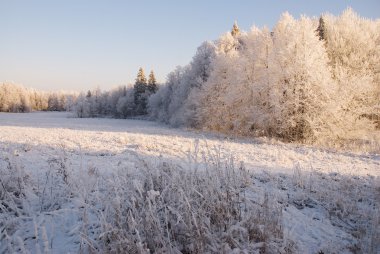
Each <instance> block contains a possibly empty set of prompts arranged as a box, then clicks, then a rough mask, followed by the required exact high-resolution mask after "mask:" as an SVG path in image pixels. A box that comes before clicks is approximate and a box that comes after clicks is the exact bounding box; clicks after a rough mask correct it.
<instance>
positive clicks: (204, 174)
mask: <svg viewBox="0 0 380 254" xmlns="http://www.w3.org/2000/svg"><path fill="white" fill-rule="evenodd" d="M0 171H1V172H0V180H1V181H0V253H13V252H20V253H78V252H83V253H104V252H110V253H117V252H126V253H144V252H149V251H154V252H157V253H180V252H182V253H203V252H208V253H230V252H233V253H240V252H239V251H243V252H242V253H259V252H260V251H261V252H262V251H264V252H266V253H379V252H380V243H379V242H380V232H379V228H380V222H379V220H380V219H379V216H380V212H379V206H380V178H379V176H380V156H379V155H378V154H366V153H350V152H336V151H331V150H324V149H317V148H315V147H314V148H313V147H305V146H301V145H293V144H283V143H279V142H274V141H271V140H266V139H240V138H235V139H234V138H228V137H226V136H223V135H217V134H211V133H203V132H199V131H192V130H185V129H173V128H168V127H166V126H164V125H161V124H159V123H156V122H150V121H143V120H124V119H123V120H121V119H83V118H73V117H72V116H71V115H70V113H51V112H38V113H28V114H12V113H2V114H0ZM244 251H245V252H244ZM261 252H260V253H261Z"/></svg>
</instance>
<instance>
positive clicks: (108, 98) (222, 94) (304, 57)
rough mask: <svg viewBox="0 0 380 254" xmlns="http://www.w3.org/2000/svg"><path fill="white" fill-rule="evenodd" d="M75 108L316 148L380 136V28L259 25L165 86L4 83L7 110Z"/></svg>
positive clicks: (232, 36) (349, 19)
mask: <svg viewBox="0 0 380 254" xmlns="http://www.w3.org/2000/svg"><path fill="white" fill-rule="evenodd" d="M31 110H70V111H74V112H75V113H76V115H77V116H78V117H104V116H111V117H117V118H127V117H135V116H145V118H149V119H151V120H156V121H160V122H164V123H166V124H170V125H172V126H175V127H178V126H186V127H192V128H197V129H205V130H211V131H217V132H223V133H229V134H237V135H245V136H271V137H277V138H280V139H282V140H285V141H297V142H306V143H315V142H320V143H326V142H328V141H329V142H330V141H332V142H336V141H339V140H343V139H357V138H359V137H360V136H362V135H370V134H371V133H373V132H374V131H375V130H376V129H379V128H380V120H379V119H380V21H379V20H369V19H366V18H362V17H360V16H358V15H357V14H356V13H355V12H354V11H353V10H352V9H347V10H346V11H344V12H343V13H342V14H341V15H340V16H333V15H330V14H323V15H322V16H320V17H319V18H309V17H306V16H302V17H300V18H299V19H295V18H294V17H292V16H291V15H290V14H289V13H284V14H283V15H282V16H281V17H280V19H279V21H278V23H277V24H276V25H275V27H274V28H273V29H272V30H270V29H268V28H266V27H264V28H258V27H255V26H253V27H252V28H251V30H250V31H241V30H240V29H239V27H238V25H237V23H235V24H234V25H233V28H232V30H231V31H230V32H228V33H225V34H223V35H222V36H221V37H220V38H219V39H217V40H215V41H208V42H204V43H203V44H202V45H200V46H199V48H198V49H197V52H196V54H195V55H194V57H193V59H192V61H191V62H190V63H189V64H188V65H186V66H184V67H177V68H176V69H175V70H173V71H172V72H171V73H170V74H169V75H168V76H167V80H166V82H165V83H164V84H162V85H159V84H157V82H156V78H155V76H154V73H153V71H151V72H150V74H149V76H148V78H146V76H145V73H144V70H143V69H142V68H141V69H140V70H139V72H138V75H137V78H136V81H135V84H134V85H133V86H132V85H130V86H120V87H118V88H116V89H113V90H110V91H101V90H100V89H94V90H91V91H87V92H82V93H80V94H68V93H50V94H48V93H42V92H37V91H34V90H30V89H25V88H23V87H21V86H17V85H15V84H10V83H3V84H0V111H5V112H29V111H31Z"/></svg>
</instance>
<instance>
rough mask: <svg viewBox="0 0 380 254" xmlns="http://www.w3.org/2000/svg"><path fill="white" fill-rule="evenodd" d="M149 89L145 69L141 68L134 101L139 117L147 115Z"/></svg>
mask: <svg viewBox="0 0 380 254" xmlns="http://www.w3.org/2000/svg"><path fill="white" fill-rule="evenodd" d="M147 88H148V85H147V81H146V77H145V73H144V69H143V68H140V69H139V72H138V73H137V77H136V82H135V85H134V87H133V90H134V101H135V106H136V114H137V115H145V114H146V113H147V109H146V102H147V95H146V91H147Z"/></svg>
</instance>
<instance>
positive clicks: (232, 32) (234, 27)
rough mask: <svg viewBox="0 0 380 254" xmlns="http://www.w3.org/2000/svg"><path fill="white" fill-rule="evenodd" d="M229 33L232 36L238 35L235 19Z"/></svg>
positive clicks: (238, 29) (238, 30)
mask: <svg viewBox="0 0 380 254" xmlns="http://www.w3.org/2000/svg"><path fill="white" fill-rule="evenodd" d="M231 35H232V36H233V37H237V36H239V35H240V28H239V27H238V25H237V22H236V21H235V23H234V25H233V27H232V30H231Z"/></svg>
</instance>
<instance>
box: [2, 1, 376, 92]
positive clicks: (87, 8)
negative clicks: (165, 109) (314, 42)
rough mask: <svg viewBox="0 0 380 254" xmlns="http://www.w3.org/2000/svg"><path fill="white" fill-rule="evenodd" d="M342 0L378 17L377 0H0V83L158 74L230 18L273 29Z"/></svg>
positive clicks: (89, 84) (117, 80) (47, 85)
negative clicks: (283, 17) (283, 18)
mask: <svg viewBox="0 0 380 254" xmlns="http://www.w3.org/2000/svg"><path fill="white" fill-rule="evenodd" d="M347 6H351V7H352V8H353V9H354V10H355V11H356V12H358V13H359V14H360V15H361V16H365V17H369V18H373V19H375V18H379V17H380V1H379V0H372V1H371V0H357V1H343V0H318V1H300V0H299V1H295V0H294V1H290V0H278V1H253V0H246V1H243V0H241V1H239V0H236V1H232V0H228V1H224V0H188V1H181V0H160V1H159V0H151V1H147V0H140V1H137V0H136V1H127V0H125V1H112V0H110V1H106V0H104V1H95V0H87V1H85V0H65V1H63V0H62V1H53V0H50V1H39V0H35V1H27V0H25V1H20V0H13V1H12V0H8V1H5V0H0V82H1V81H6V80H8V81H14V82H16V83H21V84H23V85H25V86H27V87H34V88H37V89H43V90H50V91H51V90H77V91H79V90H87V89H89V88H94V87H96V86H99V87H100V88H102V89H109V88H111V87H114V86H116V85H119V84H127V83H130V82H133V80H134V78H135V76H136V73H137V71H138V68H139V67H140V66H142V67H144V69H145V70H146V72H149V70H151V69H154V71H155V72H156V76H157V78H158V79H159V80H160V81H164V80H165V77H166V75H167V74H168V73H169V72H170V71H171V70H173V69H174V68H175V66H177V65H185V64H187V63H188V62H189V61H190V60H191V58H192V56H193V55H194V53H195V50H196V48H197V47H198V46H199V45H200V44H201V43H202V42H203V41H205V40H214V39H216V38H218V37H219V35H221V34H222V33H224V32H226V31H228V30H229V29H230V28H231V26H232V24H233V22H234V20H237V21H238V24H239V26H240V27H241V28H242V29H243V30H248V29H249V28H250V27H251V26H252V25H253V24H255V25H257V26H263V25H267V26H268V27H270V28H271V27H273V25H274V24H275V23H276V21H277V20H278V18H279V16H280V14H281V13H282V12H285V11H289V13H290V14H292V15H293V16H295V17H299V16H300V15H301V14H306V15H308V16H319V15H320V14H321V13H324V12H330V13H333V14H339V13H341V12H342V11H343V10H344V9H345V8H347Z"/></svg>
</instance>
